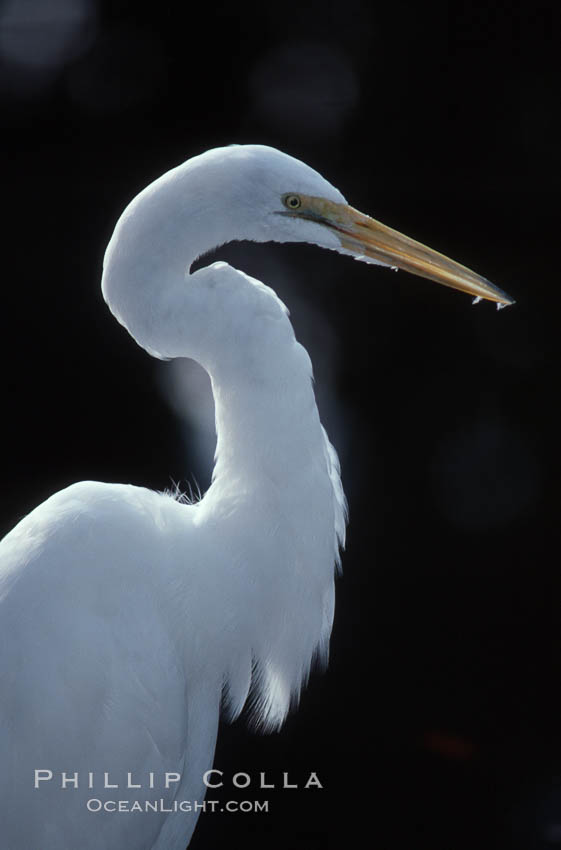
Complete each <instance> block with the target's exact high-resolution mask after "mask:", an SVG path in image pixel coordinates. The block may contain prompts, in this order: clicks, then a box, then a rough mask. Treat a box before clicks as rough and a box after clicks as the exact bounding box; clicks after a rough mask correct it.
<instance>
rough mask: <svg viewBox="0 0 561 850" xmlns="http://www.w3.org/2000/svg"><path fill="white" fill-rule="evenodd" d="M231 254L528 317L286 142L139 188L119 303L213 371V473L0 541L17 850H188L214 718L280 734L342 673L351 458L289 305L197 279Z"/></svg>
mask: <svg viewBox="0 0 561 850" xmlns="http://www.w3.org/2000/svg"><path fill="white" fill-rule="evenodd" d="M232 240H254V241H257V242H265V241H276V242H308V243H313V244H315V245H319V246H321V247H323V248H327V249H331V250H334V251H338V252H340V253H343V254H349V255H351V256H353V257H355V258H357V259H360V260H363V261H366V262H374V263H377V264H380V265H387V266H392V267H398V268H402V269H406V270H408V271H410V272H414V273H415V274H417V275H421V276H424V277H427V278H430V279H432V280H434V281H437V282H440V283H442V284H445V285H447V286H450V287H453V288H455V289H459V290H463V291H465V292H467V293H471V294H472V295H474V296H475V297H476V298H481V297H482V298H486V299H489V300H492V301H495V302H497V304H499V305H501V304H509V303H512V299H510V298H509V296H507V295H506V294H505V293H504V292H502V291H501V290H499V289H497V287H495V286H494V285H493V284H491V283H489V281H487V280H485V279H484V278H482V277H480V276H479V275H477V274H475V273H474V272H472V271H469V270H468V269H467V268H465V267H463V266H461V265H459V264H457V263H455V262H453V261H452V260H450V259H448V258H446V257H444V256H442V255H441V254H438V253H436V252H435V251H432V250H430V249H429V248H427V247H425V246H423V245H421V244H419V243H418V242H415V241H413V240H411V239H409V238H407V237H405V236H403V235H402V234H400V233H398V232H396V231H395V230H392V229H390V228H388V227H385V226H384V225H382V224H380V223H379V222H377V221H375V220H374V219H371V218H369V217H367V216H366V215H363V214H361V213H359V212H357V211H356V210H355V209H353V208H352V207H350V206H349V205H348V204H347V202H346V200H345V198H344V197H343V195H342V194H341V193H340V192H339V191H338V190H337V189H335V188H334V187H333V186H332V185H331V184H330V183H328V182H327V181H326V180H325V179H324V178H323V177H321V176H320V175H319V174H318V173H317V172H316V171H314V170H313V169H312V168H310V167H309V166H307V165H305V164H304V163H302V162H300V161H298V160H297V159H294V158H292V157H290V156H288V155H286V154H284V153H281V152H279V151H277V150H275V149H273V148H270V147H265V146H260V145H240V146H229V147H224V148H219V149H215V150H211V151H208V152H206V153H204V154H202V155H200V156H196V157H194V158H192V159H189V160H188V161H187V162H185V163H183V164H181V165H179V166H178V167H177V168H174V169H172V170H171V171H169V172H167V173H166V174H164V175H163V176H162V177H160V178H159V179H157V180H156V181H155V182H153V183H152V184H151V185H149V186H148V187H147V188H145V189H144V190H143V191H142V192H140V194H139V195H138V196H137V197H136V198H134V200H133V201H132V202H131V203H130V204H129V205H128V207H127V208H126V209H125V211H124V213H123V214H122V216H121V217H120V219H119V221H118V223H117V225H116V228H115V231H114V233H113V236H112V238H111V240H110V242H109V245H108V248H107V251H106V254H105V260H104V270H103V279H102V290H103V295H104V297H105V300H106V302H107V304H108V305H109V308H110V309H111V311H112V313H113V314H114V316H115V317H116V318H117V319H118V321H119V322H120V323H121V324H122V325H124V327H125V328H126V329H127V330H128V332H129V333H130V334H131V335H132V336H133V338H134V339H135V340H136V342H137V343H138V344H139V345H140V346H142V347H143V348H144V349H145V350H146V351H147V352H149V353H150V354H151V355H153V356H155V357H159V358H162V359H169V358H175V357H189V358H193V359H195V360H197V361H198V362H199V363H200V364H202V366H203V367H204V368H205V369H206V371H207V372H208V374H209V375H210V378H211V382H212V390H213V394H214V400H215V407H216V433H217V446H216V457H215V466H214V472H213V477H212V483H211V485H210V487H209V489H208V491H207V492H206V494H205V495H204V497H203V498H202V499H201V500H200V501H199V502H197V503H196V504H186V503H185V502H184V501H183V500H181V499H177V498H174V497H173V494H170V493H156V492H152V491H150V490H147V489H144V488H142V487H133V486H131V485H126V484H105V483H99V482H93V481H83V482H80V483H76V484H73V485H71V486H70V487H67V488H66V489H64V490H62V491H60V492H58V493H55V494H54V495H53V496H51V497H50V498H48V499H47V500H46V501H45V502H44V503H43V504H41V505H40V506H39V507H37V508H36V509H35V510H33V511H32V512H31V513H30V514H29V515H28V516H26V517H25V518H24V519H22V520H21V522H20V523H19V524H18V525H17V526H16V527H15V528H14V529H13V530H12V531H11V532H10V533H9V534H8V535H7V536H6V537H5V538H4V540H3V541H2V543H1V545H0V633H1V634H0V647H1V666H0V676H1V684H2V687H1V690H0V723H1V744H0V764H1V765H2V779H3V780H4V788H3V791H2V797H1V800H2V810H3V811H2V816H1V819H0V822H1V824H2V826H1V832H2V837H1V844H2V848H4V850H30V848H34V849H35V850H38V848H41V850H62V848H76V847H80V848H83V849H84V850H86V848H92V850H94V848H95V850H100V848H108V850H109V848H111V849H112V848H116V847H119V848H123V850H124V848H131V850H132V849H133V848H134V850H144V848H146V850H148V848H151V850H163V848H165V850H183V848H185V846H186V844H187V843H188V842H189V840H190V838H191V835H192V832H193V829H194V827H195V823H196V820H197V815H198V809H197V808H196V807H195V806H194V803H195V802H197V801H198V802H199V803H200V801H202V800H203V799H204V791H205V782H204V775H205V772H206V771H208V770H209V769H210V768H211V767H212V762H213V755H214V748H215V740H216V735H217V726H218V721H219V716H220V715H221V713H222V714H224V715H225V716H227V717H228V718H230V719H233V718H235V717H237V716H238V715H239V714H240V712H241V710H242V708H243V707H244V705H246V703H248V704H249V706H250V709H251V712H252V714H253V717H254V720H255V723H256V724H258V725H259V726H260V727H261V728H262V729H264V730H272V729H278V728H279V727H280V726H281V725H282V723H283V721H284V719H285V717H286V715H287V712H288V710H289V707H290V705H291V703H293V702H294V701H295V700H297V698H298V694H299V691H300V689H301V687H302V686H303V684H305V682H306V678H307V676H308V673H309V670H310V666H311V664H312V662H314V661H315V660H319V661H324V662H325V660H326V657H327V651H328V643H329V637H330V632H331V627H332V622H333V611H334V574H335V572H336V570H337V565H338V564H339V551H340V548H341V547H342V545H343V542H344V535H345V525H346V507H345V497H344V494H343V489H342V486H341V480H340V474H339V463H338V459H337V455H336V453H335V450H334V449H333V447H332V446H331V444H330V442H329V440H328V438H327V435H326V433H325V431H324V429H323V427H322V425H321V422H320V419H319V415H318V411H317V407H316V404H315V399H314V393H313V387H312V368H311V363H310V359H309V357H308V354H307V352H306V351H305V349H304V348H303V347H302V346H301V345H300V344H299V343H298V342H297V341H296V339H295V336H294V332H293V329H292V325H291V323H290V321H289V318H288V312H287V310H286V308H285V306H284V304H283V303H282V302H281V301H280V299H279V298H278V297H277V295H276V294H275V293H274V292H273V291H272V290H271V289H270V288H269V287H267V286H265V285H264V284H263V283H260V282H259V281H257V280H255V279H253V278H251V277H249V276H248V275H246V274H244V273H243V272H241V271H238V270H237V269H235V268H232V267H231V266H230V265H228V264H226V263H223V262H214V263H212V264H211V265H208V266H206V267H203V268H199V269H198V270H197V271H194V272H191V266H192V264H193V263H194V261H195V260H196V259H197V258H199V257H200V256H201V255H203V254H205V253H207V252H208V251H210V250H212V249H213V248H216V247H218V246H220V245H223V244H224V243H227V242H230V241H232ZM248 695H249V699H248ZM123 801H124V802H125V803H126V807H125V808H124V809H122V810H121V811H120V812H116V811H115V807H116V806H117V804H119V805H120V803H122V802H123ZM186 802H191V803H192V804H193V808H192V810H191V811H188V809H187V807H186V806H185V805H183V806H182V805H181V804H185V803H186Z"/></svg>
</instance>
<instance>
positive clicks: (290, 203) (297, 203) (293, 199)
mask: <svg viewBox="0 0 561 850" xmlns="http://www.w3.org/2000/svg"><path fill="white" fill-rule="evenodd" d="M282 202H283V204H284V205H285V207H288V209H289V210H297V209H298V207H301V206H302V201H301V199H300V198H299V196H298V195H284V197H283V199H282Z"/></svg>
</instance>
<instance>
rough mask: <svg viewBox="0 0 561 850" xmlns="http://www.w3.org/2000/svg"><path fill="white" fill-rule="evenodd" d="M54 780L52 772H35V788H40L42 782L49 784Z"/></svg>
mask: <svg viewBox="0 0 561 850" xmlns="http://www.w3.org/2000/svg"><path fill="white" fill-rule="evenodd" d="M40 774H44V775H43V776H41V775H40ZM52 778H53V772H52V770H36V771H35V785H34V788H38V787H39V783H40V782H49V781H50V780H51V779H52Z"/></svg>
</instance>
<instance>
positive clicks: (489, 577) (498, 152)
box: [0, 0, 561, 850]
mask: <svg viewBox="0 0 561 850" xmlns="http://www.w3.org/2000/svg"><path fill="white" fill-rule="evenodd" d="M560 8H561V7H560V6H559V4H558V3H554V2H539V0H537V2H532V3H530V2H528V3H524V2H520V3H517V2H509V3H506V2H505V3H494V4H488V3H486V4H481V5H478V4H474V3H472V2H456V3H453V2H450V3H430V2H429V3H413V2H393V3H392V4H387V3H377V2H371V3H367V2H358V0H346V2H344V3H340V2H337V3H335V2H329V0H325V2H322V3H319V2H309V3H304V4H298V5H297V4H294V5H292V4H277V3H275V4H272V3H266V2H263V3H260V4H256V5H255V6H252V5H250V4H245V5H244V4H242V5H240V4H239V3H223V2H214V3H212V4H211V3H201V4H196V5H195V4H189V3H186V2H177V0H176V2H159V3H145V2H129V0H117V1H116V2H102V3H100V2H98V3H96V2H94V0H91V2H86V0H81V2H77V0H74V2H63V0H56V2H54V0H53V2H49V3H38V2H31V0H30V2H27V4H23V5H22V4H18V3H14V2H10V3H8V2H6V3H4V4H0V63H1V64H0V80H1V82H0V101H1V102H0V125H1V134H2V148H3V159H2V190H1V197H2V201H3V204H2V206H3V211H4V221H3V224H2V257H1V277H2V310H1V319H2V330H1V336H0V343H1V346H2V353H1V359H2V368H3V375H4V377H3V385H2V387H3V392H2V395H3V399H4V406H3V415H2V425H3V431H4V435H3V442H2V445H3V452H2V473H3V487H2V510H1V521H2V530H6V531H7V530H8V529H9V528H10V527H11V526H12V525H13V524H14V523H15V522H16V521H17V520H18V518H20V517H21V516H22V515H24V514H25V513H26V512H27V511H29V510H30V509H31V508H32V507H33V506H34V505H36V504H37V503H38V502H40V501H41V500H42V499H44V498H45V497H47V496H48V495H49V494H50V493H52V492H53V491H55V490H57V489H59V488H61V487H64V486H65V485H67V484H69V483H70V482H72V481H74V480H77V479H83V478H95V479H100V480H105V481H123V482H132V483H135V484H138V485H146V486H150V487H153V488H156V489H164V488H165V487H168V486H170V478H173V479H174V480H179V481H181V482H185V481H189V480H190V476H191V472H192V470H193V469H198V470H199V473H198V474H199V475H201V476H202V478H203V480H202V481H201V482H200V483H201V485H202V486H203V488H204V486H205V484H206V481H205V480H204V475H205V473H204V463H203V464H202V465H201V460H200V458H198V457H196V456H195V453H194V451H193V452H192V451H191V450H190V441H189V430H188V425H186V423H185V422H184V421H183V420H181V419H180V418H178V417H177V416H176V415H175V414H174V412H173V411H172V409H170V405H169V398H168V395H167V394H166V391H164V390H163V387H165V386H167V383H166V381H167V377H166V375H168V373H167V372H166V370H169V369H170V368H173V367H171V366H170V365H169V364H163V363H159V362H156V361H153V360H151V359H150V358H149V357H148V356H147V355H146V354H145V353H144V352H143V351H141V350H140V349H139V348H138V347H137V346H136V345H135V344H134V342H133V341H132V340H131V338H130V337H128V335H127V334H126V333H125V332H124V331H123V329H122V328H120V327H119V326H118V325H117V323H116V322H115V321H114V319H113V318H112V317H111V316H110V314H109V312H108V310H107V308H106V306H105V305H104V303H103V301H102V298H101V293H100V289H99V282H100V272H101V262H102V257H103V252H104V248H105V245H106V244H107V241H108V239H109V237H110V235H111V232H112V228H113V226H114V223H115V221H116V219H117V217H118V216H119V214H120V212H121V211H122V209H123V208H124V206H125V205H126V204H127V203H128V201H129V200H130V199H131V198H132V197H133V196H134V195H135V194H136V193H137V192H138V191H139V190H140V189H141V188H142V187H143V186H145V185H146V184H147V183H148V182H149V181H151V180H152V179H154V178H155V177H156V176H158V175H159V174H160V173H162V172H163V171H165V170H167V169H168V168H170V167H172V166H174V165H176V164H178V163H179V162H181V161H183V160H184V159H186V158H188V157H190V156H192V155H195V154H197V153H200V152H201V151H203V150H206V149H208V148H210V147H213V146H216V145H220V144H227V143H230V142H242V143H243V142H260V143H266V144H271V145H273V146H275V147H278V148H280V149H283V150H285V151H287V152H288V153H291V154H293V155H295V156H297V157H298V158H301V159H303V160H305V161H306V162H308V163H309V164H310V165H312V166H314V167H315V168H316V169H318V170H319V171H320V172H321V173H323V174H324V175H325V176H326V177H327V178H328V179H329V180H330V181H331V182H332V183H334V185H336V186H338V188H340V189H341V190H342V191H343V193H344V194H345V195H346V197H347V198H348V200H349V202H350V203H352V205H353V206H356V207H358V208H359V209H362V210H363V211H364V212H368V213H370V214H372V215H374V216H375V217H376V218H379V219H381V220H382V221H384V222H386V223H387V224H390V225H392V226H393V227H396V228H398V229H400V230H402V231H404V232H406V233H408V234H409V235H411V236H414V237H415V238H417V239H420V240H421V241H423V242H426V243H427V244H429V245H431V246H432V247H434V248H436V249H438V250H440V251H442V252H443V253H445V254H448V255H449V256H452V257H454V258H455V259H457V260H459V261H460V262H462V263H465V264H466V265H468V266H470V267H472V268H475V269H476V270H477V271H480V272H481V273H482V274H484V275H485V276H487V277H488V278H490V279H491V280H493V281H494V282H496V283H497V284H498V285H499V286H500V287H502V288H504V289H505V290H506V291H507V292H509V293H510V294H511V295H512V296H513V297H515V298H516V299H517V304H516V306H515V307H512V308H509V309H507V310H503V311H502V312H500V313H497V312H496V311H495V309H494V307H493V306H492V305H490V304H488V303H484V304H480V305H479V306H477V307H472V306H471V304H470V299H469V298H468V297H467V296H465V295H461V294H458V293H455V292H452V291H451V290H448V289H444V288H440V287H438V286H436V285H434V284H431V283H429V282H427V281H423V280H419V279H416V278H413V277H411V276H409V275H407V274H405V273H402V272H400V273H399V274H397V275H395V274H392V273H391V272H389V271H387V270H384V269H378V268H376V267H371V266H366V265H363V264H359V263H353V262H351V261H350V260H348V259H346V258H344V257H336V256H335V255H333V254H332V253H331V252H321V251H319V250H317V249H314V248H312V247H309V246H302V245H300V246H288V245H287V246H279V245H274V246H272V245H271V246H267V245H265V246H255V245H253V246H252V245H246V244H242V245H238V246H230V247H227V248H225V249H223V250H222V251H221V252H220V254H219V256H220V257H221V258H224V259H228V260H230V261H231V262H233V263H234V264H236V265H239V266H240V267H241V268H243V269H244V270H245V271H248V272H249V273H251V274H253V275H255V276H256V277H260V278H262V279H265V280H266V282H267V283H269V284H270V285H271V286H273V287H274V288H275V289H277V291H278V292H279V294H280V295H281V297H283V298H284V299H285V300H286V301H287V303H288V305H289V306H290V307H291V309H292V318H293V322H294V325H295V328H296V331H297V334H298V335H299V337H300V339H301V340H302V341H303V342H304V344H306V346H307V347H308V349H309V350H310V354H311V356H312V360H313V361H314V364H315V366H316V378H317V385H318V396H319V404H320V408H321V412H322V416H323V419H324V422H325V424H326V427H327V429H328V431H329V433H330V434H331V436H332V439H333V441H334V442H335V444H336V446H337V447H338V448H339V450H340V454H341V458H342V463H343V477H344V483H345V487H346V491H347V494H348V497H349V502H350V516H351V521H350V527H349V534H348V548H347V552H346V554H345V556H344V561H343V565H344V576H343V579H342V580H340V581H339V582H338V602H337V613H336V622H335V628H334V633H333V638H332V657H331V663H330V667H329V670H328V672H327V674H326V675H323V676H317V675H316V676H313V677H312V681H311V684H310V687H309V689H308V690H307V691H306V693H305V694H304V696H303V698H302V702H301V706H300V710H299V712H298V713H296V714H294V715H293V716H291V718H290V719H289V721H288V722H287V724H286V726H285V728H284V730H283V731H282V732H281V733H280V734H277V735H273V736H270V737H263V736H252V735H251V734H250V733H249V732H248V731H247V730H246V727H245V726H244V724H243V723H242V722H238V723H237V724H236V725H235V726H233V727H226V726H225V727H223V728H222V730H221V735H220V740H219V745H218V751H217V757H216V766H217V767H219V768H221V769H223V770H224V771H225V775H226V776H230V775H231V774H233V773H235V772H236V771H248V772H250V773H252V775H253V776H254V777H256V776H257V775H258V773H259V771H266V772H267V775H268V778H270V777H273V779H274V780H275V781H277V782H280V781H281V780H282V771H284V770H287V771H289V772H290V781H291V782H299V783H301V784H302V783H304V782H305V781H306V779H307V776H308V774H309V773H310V771H317V773H318V774H319V776H320V779H321V780H322V782H323V784H324V786H325V787H324V790H322V791H313V790H310V791H304V790H302V789H300V790H297V791H284V792H282V791H279V792H277V793H271V792H268V791H259V790H258V789H255V787H253V789H248V790H247V791H239V792H236V791H235V790H234V791H232V789H231V788H230V787H227V788H225V790H224V795H223V799H229V798H239V799H269V800H270V813H269V815H264V814H258V815H242V814H236V815H231V816H226V815H224V814H214V815H207V816H206V817H203V818H201V820H200V822H199V826H198V828H197V831H196V833H195V837H194V839H193V841H192V844H191V846H192V848H201V850H202V848H209V847H217V846H219V845H220V844H222V843H224V841H228V842H229V844H230V845H232V846H235V847H248V848H258V847H259V848H260V847H263V846H266V847H268V848H270V850H273V849H274V848H290V850H296V848H306V850H315V848H322V850H323V848H340V847H342V846H354V845H356V844H357V843H359V842H360V843H361V844H362V843H363V842H364V841H365V840H368V841H370V842H371V843H372V845H373V846H374V847H379V848H388V850H393V848H396V850H397V848H399V850H402V848H415V850H420V848H431V850H440V848H442V850H463V848H466V850H467V848H470V850H472V848H474V847H481V846H484V847H493V848H524V850H531V848H550V847H555V846H559V845H561V733H560V727H561V688H560V684H559V682H560V677H561V617H560V609H561V569H560V563H559V546H558V536H557V527H558V512H559V483H558V456H559V455H558V444H559V422H558V417H557V408H558V390H559V353H560V342H559V331H558V324H559V308H560V299H561V291H560V289H561V288H560V285H559V283H560V281H559V271H558V269H559V235H558V226H559V215H558V206H559V204H558V198H559V184H560V174H561V172H560V169H559V149H560V147H559V143H560V134H559V87H558V84H557V72H558V58H559V36H560V26H559V25H560ZM22 10H23V11H22ZM186 429H187V430H186ZM209 459H210V458H207V465H208V461H209ZM201 469H203V472H201V471H200V470H201ZM162 704H163V706H165V695H163V697H162ZM250 791H251V793H250ZM210 796H211V797H212V798H216V795H215V794H212V795H210Z"/></svg>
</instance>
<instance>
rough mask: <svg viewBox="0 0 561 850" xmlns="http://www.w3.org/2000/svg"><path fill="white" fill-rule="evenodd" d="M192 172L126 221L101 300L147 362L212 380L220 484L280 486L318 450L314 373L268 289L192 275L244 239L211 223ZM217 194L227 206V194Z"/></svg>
mask: <svg viewBox="0 0 561 850" xmlns="http://www.w3.org/2000/svg"><path fill="white" fill-rule="evenodd" d="M188 165H189V164H188V163H187V164H186V165H183V166H180V167H179V168H178V169H175V170H174V171H172V172H169V173H168V174H166V175H164V176H163V177H162V178H160V179H159V180H157V181H156V182H155V183H153V184H152V185H151V186H149V187H148V188H147V189H146V190H144V192H142V193H141V194H140V195H139V196H137V197H136V198H135V199H134V201H133V202H132V203H131V204H130V205H129V207H128V208H127V210H126V211H125V213H124V214H123V216H122V217H121V219H120V221H119V223H118V225H117V228H116V230H115V233H114V235H113V238H112V239H111V242H110V243H109V246H108V249H107V253H106V257H105V263H104V274H103V281H102V289H103V294H104V297H105V299H106V301H107V302H108V304H109V307H110V309H111V311H112V312H113V313H114V315H115V316H116V318H117V319H118V320H119V321H120V322H121V323H122V324H123V325H124V326H125V327H126V328H127V329H128V331H129V332H130V333H131V334H132V336H133V337H134V338H135V340H136V341H137V342H138V343H139V345H141V346H142V347H143V348H145V349H146V350H147V351H148V352H149V353H151V354H153V355H155V356H157V357H161V358H173V357H190V358H192V359H194V360H197V361H198V362H199V363H201V365H202V366H203V367H204V368H205V369H206V370H207V371H208V372H209V374H210V376H211V379H212V384H213V392H214V397H215V404H216V425H217V438H218V443H217V464H216V469H215V476H214V477H215V478H216V477H217V476H219V475H220V474H221V473H222V472H223V471H224V473H225V472H226V471H227V472H228V475H229V476H230V478H231V479H232V480H233V479H239V478H240V477H243V476H246V477H247V476H248V475H251V476H253V480H254V473H255V471H256V470H260V471H261V474H262V475H266V476H268V477H270V478H272V479H277V478H279V477H280V475H281V473H282V472H283V471H284V473H285V475H290V473H291V472H294V470H296V469H298V467H299V466H300V464H301V463H302V462H303V460H304V458H305V457H306V456H309V453H310V451H311V450H312V446H311V442H312V441H315V442H316V444H317V442H318V440H320V439H321V435H320V423H319V417H318V416H317V410H316V407H315V400H314V395H313V389H312V384H311V364H310V361H309V358H308V356H307V354H306V352H305V351H304V349H303V348H302V347H301V346H300V345H299V344H298V343H297V342H296V340H295V338H294V332H293V329H292V326H291V324H290V321H289V319H288V315H287V311H286V309H285V307H284V305H283V304H282V303H281V301H280V300H279V299H278V297H277V296H276V295H275V293H274V292H273V291H272V290H271V289H269V288H268V287H266V286H264V285H263V284H260V283H259V282H257V281H255V280H253V279H251V278H249V277H248V276H247V275H245V274H243V273H242V272H239V271H237V270H236V269H233V268H232V267H231V266H228V265H226V264H225V263H214V264H213V265H211V266H209V267H206V268H203V269H200V270H199V271H197V272H195V273H194V274H190V272H189V269H190V266H191V265H192V263H193V262H194V261H195V259H197V257H199V256H200V255H201V254H204V253H206V252H207V251H209V250H211V249H212V248H214V247H216V246H218V245H220V244H223V243H225V242H228V241H231V240H233V239H238V238H241V237H242V234H239V233H238V232H237V229H236V220H235V218H234V219H232V220H229V219H228V218H219V217H217V216H216V215H215V214H214V212H213V211H214V210H215V209H216V208H217V206H219V204H216V203H214V202H210V201H209V200H208V197H207V192H208V187H207V186H206V185H204V183H203V182H202V181H199V180H198V175H197V172H196V171H194V172H193V173H191V172H190V171H189V168H188ZM199 183H200V185H199ZM221 191H222V192H223V193H224V194H225V196H226V197H227V187H222V188H221ZM310 420H311V421H310ZM318 435H319V436H318ZM274 446H275V447H276V449H275V450H274V451H273V447H274ZM279 458H281V459H282V462H281V461H279ZM291 458H292V459H293V463H292V464H291V463H290V459H291ZM275 463H277V464H279V468H278V469H273V466H274V465H275ZM290 467H293V469H291V468H290ZM238 483H239V482H238Z"/></svg>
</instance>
